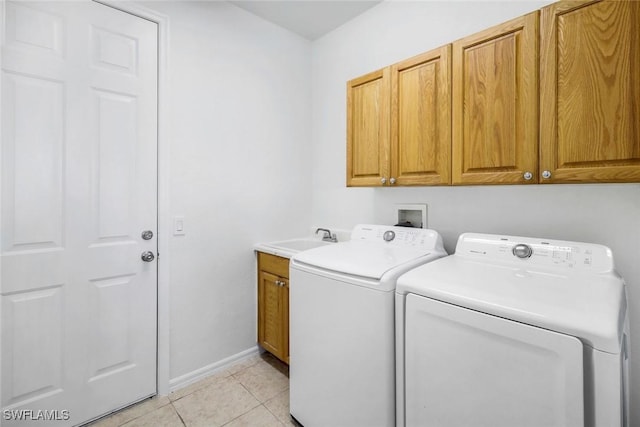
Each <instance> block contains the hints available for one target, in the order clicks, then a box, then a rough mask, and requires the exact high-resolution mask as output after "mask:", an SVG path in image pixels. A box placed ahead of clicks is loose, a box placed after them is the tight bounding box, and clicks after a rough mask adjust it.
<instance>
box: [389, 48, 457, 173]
mask: <svg viewBox="0 0 640 427" xmlns="http://www.w3.org/2000/svg"><path fill="white" fill-rule="evenodd" d="M450 171H451V45H447V46H444V47H442V48H439V49H435V50H432V51H430V52H427V53H424V54H421V55H418V56H415V57H413V58H411V59H407V60H405V61H402V62H400V63H398V64H395V65H393V66H392V67H391V174H390V183H391V184H392V185H394V184H395V185H448V184H450V183H451V173H450Z"/></svg>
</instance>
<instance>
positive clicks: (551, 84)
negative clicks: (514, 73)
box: [540, 1, 640, 183]
mask: <svg viewBox="0 0 640 427" xmlns="http://www.w3.org/2000/svg"><path fill="white" fill-rule="evenodd" d="M541 31H542V47H541V64H540V66H541V97H540V109H541V121H540V145H541V150H540V172H541V173H544V172H545V171H547V172H548V173H550V178H546V179H541V180H540V182H542V183H544V182H623V181H636V182H637V181H640V2H637V1H624V2H622V1H601V2H588V3H585V2H560V3H555V4H552V5H550V6H547V7H545V8H544V9H542V16H541ZM545 175H548V174H545Z"/></svg>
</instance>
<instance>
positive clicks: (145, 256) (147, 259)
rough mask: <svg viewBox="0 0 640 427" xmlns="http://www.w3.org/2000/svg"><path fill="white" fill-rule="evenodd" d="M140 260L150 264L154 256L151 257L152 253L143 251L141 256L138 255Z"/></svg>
mask: <svg viewBox="0 0 640 427" xmlns="http://www.w3.org/2000/svg"><path fill="white" fill-rule="evenodd" d="M140 258H141V259H142V260H143V261H144V262H151V261H153V260H154V259H155V256H154V255H153V252H151V251H145V252H142V255H140Z"/></svg>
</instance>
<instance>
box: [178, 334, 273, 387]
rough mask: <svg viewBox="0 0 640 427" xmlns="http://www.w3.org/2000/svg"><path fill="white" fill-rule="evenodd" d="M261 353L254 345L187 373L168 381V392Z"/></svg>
mask: <svg viewBox="0 0 640 427" xmlns="http://www.w3.org/2000/svg"><path fill="white" fill-rule="evenodd" d="M261 351H262V350H261V349H260V347H258V346H257V345H256V346H253V347H251V348H248V349H247V350H244V351H241V352H240V353H236V354H234V355H233V356H229V357H227V358H226V359H222V360H220V361H218V362H215V363H212V364H210V365H207V366H204V367H202V368H200V369H196V370H195V371H192V372H189V373H188V374H184V375H180V376H179V377H177V378H173V379H171V380H169V392H173V391H176V390H179V389H181V388H183V387H186V386H188V385H190V384H193V383H195V382H198V381H200V380H202V379H204V378H206V377H208V376H211V375H213V374H215V373H217V372H220V371H223V370H225V369H227V368H228V367H230V366H231V365H233V364H235V363H237V362H239V361H241V360H244V359H247V358H249V357H251V356H254V355H256V354H260V353H261Z"/></svg>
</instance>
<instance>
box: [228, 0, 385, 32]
mask: <svg viewBox="0 0 640 427" xmlns="http://www.w3.org/2000/svg"><path fill="white" fill-rule="evenodd" d="M381 1H382V0H375V1H374V0H371V1H370V0H342V1H335V0H263V1H249V0H235V1H230V3H233V4H234V5H236V6H238V7H240V8H242V9H244V10H246V11H248V12H251V13H253V14H254V15H258V16H260V17H261V18H263V19H266V20H267V21H271V22H273V23H274V24H276V25H279V26H281V27H284V28H286V29H288V30H290V31H293V32H294V33H296V34H298V35H300V36H302V37H304V38H306V39H308V40H315V39H317V38H319V37H322V36H323V35H325V34H327V33H328V32H329V31H331V30H333V29H335V28H338V27H339V26H340V25H342V24H344V23H345V22H347V21H349V20H350V19H352V18H354V17H356V16H357V15H360V14H361V13H362V12H364V11H365V10H367V9H370V8H372V7H373V6H375V5H377V4H378V3H380V2H381Z"/></svg>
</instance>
